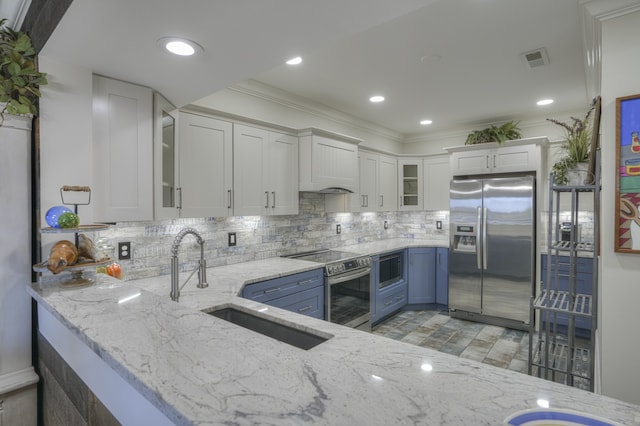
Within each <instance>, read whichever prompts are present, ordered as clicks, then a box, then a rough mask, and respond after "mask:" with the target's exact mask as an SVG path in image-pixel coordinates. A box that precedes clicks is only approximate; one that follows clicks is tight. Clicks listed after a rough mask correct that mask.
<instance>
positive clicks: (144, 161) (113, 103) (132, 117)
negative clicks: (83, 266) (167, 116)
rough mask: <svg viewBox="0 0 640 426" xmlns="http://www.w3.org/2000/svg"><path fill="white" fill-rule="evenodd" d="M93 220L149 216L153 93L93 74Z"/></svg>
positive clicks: (133, 219)
mask: <svg viewBox="0 0 640 426" xmlns="http://www.w3.org/2000/svg"><path fill="white" fill-rule="evenodd" d="M93 155H94V158H93V171H94V184H93V185H92V200H91V204H92V206H93V220H94V221H96V222H119V221H136V220H152V219H153V93H152V91H151V89H149V88H147V87H142V86H137V85H135V84H130V83H125V82H122V81H118V80H112V79H109V78H105V77H101V76H93Z"/></svg>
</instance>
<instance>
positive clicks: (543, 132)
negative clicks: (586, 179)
mask: <svg viewBox="0 0 640 426" xmlns="http://www.w3.org/2000/svg"><path fill="white" fill-rule="evenodd" d="M587 109H588V105H587V104H585V106H584V110H581V111H575V112H563V113H559V114H558V113H549V114H548V115H547V117H548V118H554V119H556V120H559V121H563V122H569V120H570V117H571V116H574V117H578V118H583V117H584V115H585V114H586V112H587ZM547 117H545V118H547ZM518 123H519V127H520V130H521V131H522V137H523V138H535V137H540V136H546V137H547V138H548V139H549V141H552V142H554V141H560V140H562V139H563V136H564V133H563V130H562V128H561V127H560V126H558V125H556V124H553V123H551V122H549V121H546V120H544V119H533V120H522V121H519V122H518ZM484 127H487V126H479V127H478V128H476V129H459V130H457V131H448V132H444V133H439V134H434V135H429V134H424V135H416V136H409V137H407V138H406V140H405V141H404V143H403V144H402V151H401V152H399V154H416V155H435V154H443V153H445V151H444V148H449V147H453V146H461V145H464V142H465V141H466V140H467V135H468V134H469V133H471V132H472V131H473V130H480V129H482V128H484ZM551 164H553V163H551Z"/></svg>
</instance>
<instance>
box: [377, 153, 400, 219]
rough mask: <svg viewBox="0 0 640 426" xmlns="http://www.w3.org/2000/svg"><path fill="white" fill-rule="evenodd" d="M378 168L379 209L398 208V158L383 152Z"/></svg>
mask: <svg viewBox="0 0 640 426" xmlns="http://www.w3.org/2000/svg"><path fill="white" fill-rule="evenodd" d="M378 170H379V173H378V211H395V210H398V160H397V159H396V158H395V157H391V156H388V155H382V154H381V155H380V161H379V164H378Z"/></svg>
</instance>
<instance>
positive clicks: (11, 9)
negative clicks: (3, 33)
mask: <svg viewBox="0 0 640 426" xmlns="http://www.w3.org/2000/svg"><path fill="white" fill-rule="evenodd" d="M30 6H31V0H2V5H0V17H5V18H6V19H7V26H8V27H9V28H12V29H14V30H19V29H20V27H21V26H22V22H23V21H24V17H25V16H26V14H27V11H28V10H29V7H30Z"/></svg>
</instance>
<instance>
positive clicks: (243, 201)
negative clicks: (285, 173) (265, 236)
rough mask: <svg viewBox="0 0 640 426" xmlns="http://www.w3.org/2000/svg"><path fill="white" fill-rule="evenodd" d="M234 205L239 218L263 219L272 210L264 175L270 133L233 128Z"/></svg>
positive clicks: (248, 128)
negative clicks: (257, 217)
mask: <svg viewBox="0 0 640 426" xmlns="http://www.w3.org/2000/svg"><path fill="white" fill-rule="evenodd" d="M233 132H234V133H233V150H234V153H233V189H234V193H233V205H234V214H235V215H237V216H261V215H264V214H266V213H267V211H268V209H269V206H270V204H269V189H268V184H267V182H266V180H265V179H264V176H265V175H266V171H265V163H266V161H265V157H266V151H267V145H268V140H269V132H268V131H266V130H262V129H255V128H253V127H249V126H244V125H238V124H235V125H234V126H233Z"/></svg>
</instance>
